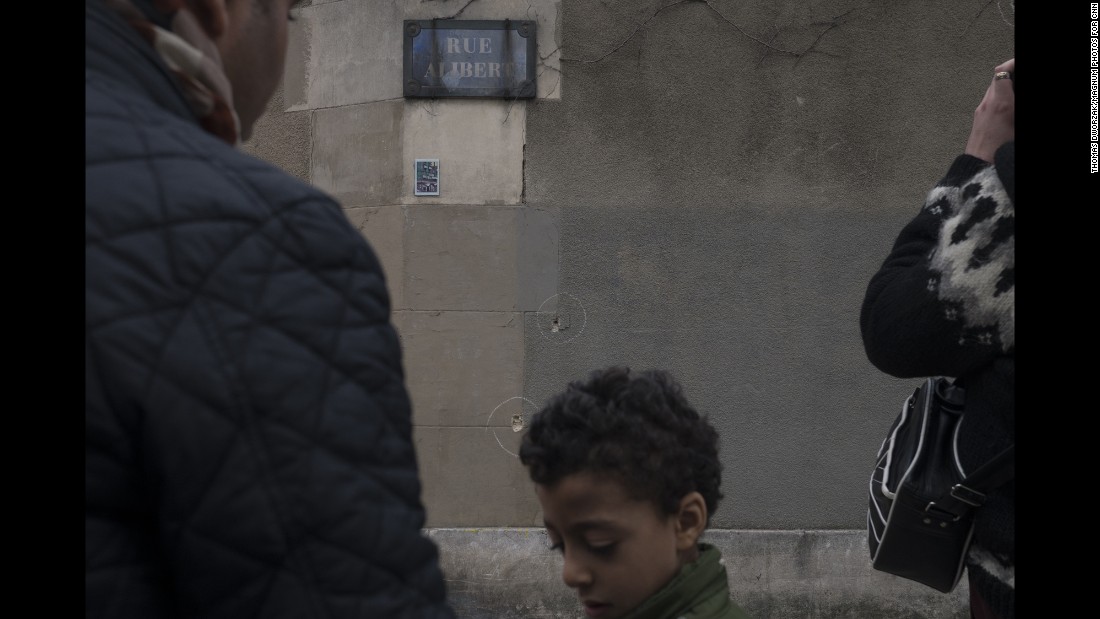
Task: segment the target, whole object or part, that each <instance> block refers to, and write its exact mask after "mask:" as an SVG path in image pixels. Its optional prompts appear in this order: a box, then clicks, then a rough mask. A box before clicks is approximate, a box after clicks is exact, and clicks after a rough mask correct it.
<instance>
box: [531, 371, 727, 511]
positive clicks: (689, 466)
mask: <svg viewBox="0 0 1100 619" xmlns="http://www.w3.org/2000/svg"><path fill="white" fill-rule="evenodd" d="M519 458H520V461H521V462H522V463H523V465H524V466H526V467H527V469H528V472H529V473H530V475H531V480H532V481H534V482H535V483H536V484H540V485H543V486H548V487H549V486H553V485H555V484H556V483H557V482H558V481H560V480H561V479H562V478H563V477H565V476H567V475H572V474H574V473H581V472H586V473H592V474H597V475H610V476H611V477H613V478H614V479H617V480H618V481H620V482H621V483H622V484H623V485H624V486H625V487H626V490H627V492H628V494H629V495H630V496H632V497H633V498H636V499H640V500H649V501H652V502H653V503H654V504H655V505H656V506H657V507H658V508H659V509H660V510H661V512H662V513H664V514H667V515H671V514H674V513H676V510H677V508H678V506H679V503H680V499H682V498H683V497H684V496H685V495H687V494H688V493H690V492H692V491H698V492H699V493H700V494H702V495H703V499H704V501H705V502H706V505H707V522H708V524H709V522H710V515H711V514H713V513H714V512H715V510H717V509H718V501H719V500H721V498H722V493H721V492H720V491H719V486H720V485H721V481H722V463H721V462H720V461H719V460H718V433H717V432H716V431H715V430H714V428H713V427H712V426H711V425H710V423H709V422H708V420H707V418H706V417H701V416H700V415H699V413H697V412H696V411H695V409H694V408H692V407H691V405H690V404H688V402H687V400H686V399H685V398H684V395H683V393H682V389H681V387H680V385H679V384H678V383H677V382H676V381H675V380H674V379H673V378H672V377H671V376H669V374H668V373H666V372H664V371H661V370H648V371H643V372H632V371H631V370H630V368H627V367H622V366H612V367H609V368H607V369H603V370H597V371H594V372H592V373H591V374H590V375H589V378H588V380H587V381H583V382H582V381H573V382H571V383H569V386H568V387H567V388H566V390H565V391H563V392H562V393H559V394H557V395H555V396H554V397H553V398H551V400H550V401H549V403H548V404H547V405H546V406H545V407H543V408H542V410H540V411H539V412H538V413H536V414H535V415H534V417H533V418H532V419H531V422H530V424H529V425H528V429H527V432H526V433H525V434H524V435H523V440H522V443H521V445H520V449H519Z"/></svg>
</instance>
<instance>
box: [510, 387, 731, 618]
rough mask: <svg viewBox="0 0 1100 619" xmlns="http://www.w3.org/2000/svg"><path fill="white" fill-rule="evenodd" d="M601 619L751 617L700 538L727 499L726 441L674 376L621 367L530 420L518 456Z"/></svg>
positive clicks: (585, 601) (566, 569)
mask: <svg viewBox="0 0 1100 619" xmlns="http://www.w3.org/2000/svg"><path fill="white" fill-rule="evenodd" d="M519 456H520V460H521V462H523V465H524V466H526V467H527V469H528V472H529V473H530V476H531V480H532V481H533V482H534V483H535V491H536V494H537V495H538V499H539V503H540V504H541V505H542V511H543V517H544V521H545V524H546V533H547V535H548V536H549V538H550V541H551V543H552V544H553V547H554V548H555V549H557V550H559V551H560V552H561V553H562V556H563V559H564V565H563V569H562V580H563V581H564V582H565V584H566V585H567V586H569V587H571V588H573V589H576V590H577V595H578V596H579V598H580V601H581V604H582V605H583V606H584V610H585V613H586V614H587V615H588V616H589V617H592V618H594V619H674V618H675V619H747V618H748V615H746V614H745V612H744V611H743V610H741V609H740V608H739V607H738V606H737V605H736V604H734V603H733V602H732V601H731V600H730V594H729V582H728V580H727V577H726V568H725V566H724V565H723V563H722V561H721V553H720V552H719V551H718V549H717V548H715V547H714V546H712V545H710V544H705V543H700V541H699V538H700V536H701V535H702V534H703V531H704V530H705V529H706V528H707V525H708V524H709V522H710V516H711V514H713V513H714V511H715V510H716V509H717V507H718V501H719V500H720V499H721V498H722V494H721V492H720V491H719V486H720V483H721V471H722V464H721V462H720V461H719V460H718V433H717V432H716V431H715V430H714V428H713V427H712V426H711V425H710V423H709V422H708V421H707V419H706V418H705V417H701V416H700V415H699V413H697V412H696V411H695V409H694V408H692V407H691V405H690V404H688V402H687V400H686V399H685V397H684V395H683V393H682V389H681V387H680V385H679V384H678V383H677V382H676V381H675V380H673V379H672V378H671V376H669V375H668V374H667V373H666V372H663V371H660V370H650V371H644V372H632V371H631V370H630V369H629V368H626V367H619V366H614V367H610V368H607V369H604V370H598V371H595V372H593V373H592V374H591V375H590V377H589V378H588V380H587V381H583V382H582V381H574V382H572V383H570V384H569V386H568V388H567V389H566V390H565V391H564V392H562V393H559V394H558V395H556V396H554V397H553V398H551V400H550V401H549V403H548V404H547V405H546V406H545V407H544V408H543V409H542V410H540V411H539V412H538V413H537V414H536V415H535V416H534V417H533V418H532V419H531V423H530V425H529V427H528V430H527V432H526V434H524V436H523V441H522V444H521V446H520V452H519Z"/></svg>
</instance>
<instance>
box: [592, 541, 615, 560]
mask: <svg viewBox="0 0 1100 619" xmlns="http://www.w3.org/2000/svg"><path fill="white" fill-rule="evenodd" d="M588 549H589V550H590V551H592V554H594V555H598V556H601V557H607V556H610V555H611V553H613V552H615V542H611V543H601V544H589V545H588Z"/></svg>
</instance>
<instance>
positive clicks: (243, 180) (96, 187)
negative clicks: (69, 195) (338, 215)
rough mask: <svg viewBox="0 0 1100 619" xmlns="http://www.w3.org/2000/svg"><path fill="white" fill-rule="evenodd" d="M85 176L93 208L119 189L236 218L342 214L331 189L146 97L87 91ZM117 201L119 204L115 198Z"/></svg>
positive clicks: (165, 204)
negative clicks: (317, 211)
mask: <svg viewBox="0 0 1100 619" xmlns="http://www.w3.org/2000/svg"><path fill="white" fill-rule="evenodd" d="M88 95H89V97H88V103H87V114H86V119H85V120H86V122H85V138H86V139H85V168H86V169H85V171H86V178H87V180H88V184H87V187H86V189H87V192H88V196H87V197H88V207H89V208H94V206H95V203H96V202H97V198H98V197H107V196H111V194H115V193H116V192H119V193H122V194H123V196H115V197H124V196H129V197H130V198H131V199H141V200H148V199H150V197H152V196H154V195H155V197H156V198H157V200H158V202H160V204H161V206H162V207H164V208H168V209H170V210H171V209H174V208H176V207H182V208H193V207H195V206H196V201H197V200H198V199H199V198H200V197H201V202H202V204H205V205H207V206H208V207H211V208H217V209H218V210H219V212H222V213H224V214H226V215H229V216H232V214H233V213H236V214H237V215H239V216H245V217H249V214H250V213H251V216H260V217H266V216H271V215H273V213H274V212H276V211H279V210H281V209H283V208H292V207H294V206H296V205H303V204H309V205H311V206H320V207H322V208H323V209H325V208H327V209H335V210H337V211H339V210H340V207H339V205H338V204H337V203H336V201H335V200H334V199H333V198H332V197H331V196H329V195H328V194H326V193H325V192H323V191H321V190H319V189H317V188H316V187H314V186H312V185H310V184H308V183H306V182H304V181H302V180H300V179H298V178H296V177H295V176H293V175H291V174H289V173H288V172H286V171H285V170H283V169H281V168H279V167H278V166H276V165H274V164H272V163H270V162H267V161H264V160H262V159H260V158H258V157H256V156H254V155H251V154H249V153H246V152H244V151H242V150H240V149H238V148H236V147H234V146H232V145H230V144H227V143H225V142H224V141H222V140H220V139H218V138H217V137H215V136H213V135H211V134H209V133H207V132H206V131H204V130H203V129H202V127H200V126H199V125H198V124H196V123H195V122H194V121H193V119H186V118H180V117H178V116H175V115H173V114H171V113H169V112H167V111H164V110H160V109H158V108H157V107H156V106H155V105H151V104H149V103H148V102H144V101H141V100H120V99H118V98H116V97H114V96H112V95H111V94H110V93H108V92H102V91H101V92H99V93H93V91H92V89H91V88H89V91H88ZM113 202H114V203H115V204H117V201H115V200H113Z"/></svg>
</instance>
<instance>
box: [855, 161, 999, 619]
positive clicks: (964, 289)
mask: <svg viewBox="0 0 1100 619" xmlns="http://www.w3.org/2000/svg"><path fill="white" fill-rule="evenodd" d="M1015 189H1016V186H1015V145H1014V143H1012V142H1010V143H1008V144H1006V145H1004V146H1002V147H1001V149H999V150H998V151H997V154H996V157H995V158H994V164H992V165H991V164H989V163H987V162H985V161H982V160H980V159H977V158H975V157H971V156H969V155H961V156H959V157H957V158H956V159H955V161H954V163H953V164H952V165H951V168H950V169H949V170H948V172H947V174H946V176H944V178H943V179H942V180H941V181H940V182H939V183H938V184H937V185H936V187H935V188H934V189H932V191H931V192H929V194H928V197H927V199H926V200H925V204H924V206H923V207H922V208H921V210H920V212H919V213H918V214H917V215H916V217H914V218H913V219H912V220H911V221H910V222H909V223H908V224H907V225H906V226H905V227H904V228H903V229H902V231H901V233H900V234H899V235H898V238H897V240H896V242H895V243H894V247H893V249H892V250H891V252H890V254H889V256H887V258H886V260H885V261H884V262H883V264H882V267H881V268H880V269H879V271H878V272H877V273H876V274H875V275H874V276H873V277H872V278H871V281H870V283H869V284H868V286H867V294H866V297H865V298H864V301H863V308H862V312H861V316H860V328H861V331H862V335H863V344H864V348H865V349H866V351H867V356H868V359H870V361H871V362H872V363H873V364H874V365H875V366H876V367H877V368H879V369H880V370H882V371H883V372H886V373H888V374H890V375H892V376H896V377H899V378H916V377H923V376H950V377H955V378H956V380H957V382H958V384H959V385H961V386H963V387H964V388H965V389H966V395H967V400H966V413H965V415H964V418H963V421H962V427H961V429H960V433H959V447H960V450H961V451H962V452H963V455H962V464H963V467H964V468H965V469H966V470H968V471H969V470H973V469H974V468H976V467H978V466H980V465H981V464H982V463H983V462H985V461H987V460H989V459H990V458H991V457H993V456H994V455H995V454H997V453H998V452H999V451H1000V450H1002V449H1004V448H1005V447H1007V446H1008V445H1010V444H1012V443H1014V442H1015V440H1016V429H1015V427H1016V426H1015V423H1016V394H1015V385H1016V348H1015V344H1016V341H1015V330H1016V327H1015V322H1016V306H1015V298H1016V297H1015V255H1016V243H1015V229H1016V228H1015V195H1016V194H1015ZM967 569H968V570H969V572H970V579H971V586H972V587H975V588H976V589H977V591H978V593H979V594H980V595H981V596H982V597H983V598H985V599H986V600H987V601H988V602H989V604H990V606H991V607H992V609H993V610H994V612H996V613H997V614H998V615H999V616H1001V617H1002V618H1004V619H1014V618H1015V616H1016V610H1015V599H1016V575H1015V574H1016V485H1015V482H1014V481H1010V482H1008V483H1007V484H1005V485H1004V486H1002V487H1001V488H999V489H998V490H996V491H994V492H993V493H992V495H991V496H990V498H989V501H988V502H987V503H986V504H985V505H984V506H983V507H982V508H981V509H979V510H978V512H977V515H976V518H975V530H974V542H973V545H972V547H971V551H970V554H969V556H968V557H967Z"/></svg>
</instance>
